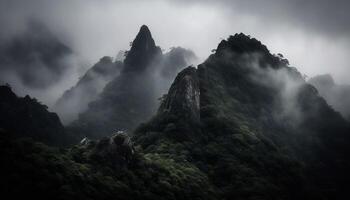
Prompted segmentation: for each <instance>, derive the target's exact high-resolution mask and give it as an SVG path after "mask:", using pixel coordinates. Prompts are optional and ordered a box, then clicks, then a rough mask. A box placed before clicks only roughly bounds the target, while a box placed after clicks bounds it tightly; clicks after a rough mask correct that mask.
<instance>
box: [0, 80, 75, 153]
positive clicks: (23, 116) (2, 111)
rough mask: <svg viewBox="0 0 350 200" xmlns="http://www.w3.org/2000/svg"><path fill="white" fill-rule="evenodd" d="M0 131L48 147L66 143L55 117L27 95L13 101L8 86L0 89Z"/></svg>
mask: <svg viewBox="0 0 350 200" xmlns="http://www.w3.org/2000/svg"><path fill="white" fill-rule="evenodd" d="M0 129H1V130H2V131H5V132H6V133H9V134H10V135H11V136H13V137H29V138H33V139H35V140H37V141H41V142H44V143H47V144H50V145H59V146H61V145H66V144H68V143H69V142H70V139H69V137H68V135H67V134H66V133H65V131H64V127H63V125H62V124H61V121H60V119H59V118H58V116H57V114H56V113H52V112H49V111H48V110H47V106H45V105H42V104H41V103H40V102H38V101H37V100H36V99H35V98H34V99H33V98H31V97H29V96H28V95H27V96H25V97H17V96H16V94H15V93H13V91H12V89H11V88H10V87H9V86H0Z"/></svg>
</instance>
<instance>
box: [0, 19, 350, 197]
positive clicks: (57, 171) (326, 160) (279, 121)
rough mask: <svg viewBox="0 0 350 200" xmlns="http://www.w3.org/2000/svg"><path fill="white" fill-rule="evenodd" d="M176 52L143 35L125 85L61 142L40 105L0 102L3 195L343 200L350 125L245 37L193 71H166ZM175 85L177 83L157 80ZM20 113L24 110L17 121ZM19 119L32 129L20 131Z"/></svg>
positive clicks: (126, 67) (115, 86)
mask: <svg viewBox="0 0 350 200" xmlns="http://www.w3.org/2000/svg"><path fill="white" fill-rule="evenodd" d="M178 52H179V50H178V49H176V48H175V49H173V50H171V51H169V52H168V53H166V54H163V53H162V51H161V50H160V48H159V47H157V46H156V45H155V42H154V40H153V38H152V36H151V33H150V31H149V29H148V28H147V26H142V27H141V29H140V31H139V33H138V35H137V36H136V38H135V40H134V41H133V43H132V46H131V49H130V51H128V52H127V53H126V57H125V60H124V62H123V67H122V68H121V70H120V74H119V75H117V76H115V77H114V78H112V80H111V81H110V82H108V83H107V84H106V86H105V87H104V89H103V90H102V91H101V92H100V94H98V95H97V97H96V99H95V100H93V101H92V102H91V103H89V104H88V107H87V108H86V111H84V112H83V113H81V114H80V115H79V118H78V119H77V120H76V121H74V122H73V123H72V124H70V125H68V126H66V127H65V128H64V130H63V132H62V133H61V134H60V133H55V132H52V133H51V130H49V129H44V128H43V129H41V127H51V128H53V130H56V129H57V128H56V127H54V126H51V125H50V124H48V123H47V121H48V120H49V119H52V120H53V121H55V122H56V125H57V127H61V125H60V122H59V119H58V117H57V115H55V114H53V113H50V112H48V111H47V108H45V106H43V105H41V104H40V106H37V107H38V109H39V108H40V109H39V110H41V112H37V111H36V109H34V108H33V109H31V106H34V105H38V102H35V101H34V100H28V101H23V100H22V98H20V97H17V96H16V95H15V94H13V93H12V92H11V91H10V89H9V87H8V86H2V87H1V88H0V89H1V90H3V92H1V97H3V96H4V94H6V95H7V96H8V97H6V98H1V101H0V103H1V104H0V109H1V111H2V112H1V113H2V114H1V115H2V116H1V117H2V118H1V119H2V120H0V131H1V139H0V144H1V151H0V159H1V163H2V165H1V168H0V173H1V174H0V175H1V177H2V179H1V181H0V188H1V190H3V194H4V195H8V196H9V197H12V198H13V199H17V198H20V197H22V198H23V197H27V198H29V197H35V198H37V199H150V200H151V199H213V200H214V199H266V200H271V199H272V200H273V199H276V200H277V199H278V200H280V199H285V200H292V199H293V200H294V199H295V200H296V199H298V200H299V199H348V198H349V194H348V190H349V186H348V185H349V184H347V182H348V180H349V178H350V171H349V169H350V161H349V159H348V155H349V153H350V146H349V143H350V135H349V134H350V124H349V122H348V121H347V120H345V119H344V117H343V116H342V115H341V114H340V113H339V112H337V111H335V110H334V109H333V108H332V107H331V106H330V105H329V104H328V103H327V101H326V100H325V99H324V98H323V97H322V96H321V95H320V93H319V92H318V89H316V88H315V87H314V86H313V85H311V84H309V83H308V82H307V81H305V80H304V78H303V76H302V75H301V73H299V72H298V70H297V69H296V68H295V67H292V66H290V65H289V62H288V60H287V59H286V58H284V57H283V56H282V55H281V54H278V55H274V54H272V53H270V51H269V50H268V48H267V47H266V46H265V45H264V44H262V43H261V42H260V41H258V40H257V39H255V38H252V37H250V36H247V35H245V34H243V33H239V34H235V35H232V36H229V37H228V38H227V39H225V40H222V41H221V42H220V43H219V44H218V46H217V48H216V50H215V52H213V54H211V55H210V56H209V57H208V58H207V59H206V60H205V61H204V62H203V63H201V64H199V65H198V66H196V67H195V66H188V67H186V68H184V69H182V68H183V67H185V66H186V65H188V63H187V62H182V63H181V64H176V65H171V64H169V63H174V62H170V61H169V60H170V59H171V58H172V57H176V56H175V54H176V53H178ZM180 52H183V51H180ZM180 58H184V56H181V54H180ZM174 60H179V59H174ZM183 60H185V59H183ZM100 62H101V61H100ZM108 62H109V63H113V62H112V61H111V60H109V61H108ZM182 64H184V65H182ZM180 69H182V70H181V71H180V72H179V73H177V72H178V70H180ZM175 73H177V75H175ZM172 74H174V76H176V77H175V78H174V80H171V81H169V80H170V79H171V78H164V77H166V76H168V77H172ZM170 82H171V83H170ZM168 84H169V85H168ZM159 87H160V88H161V89H159ZM1 90H0V91H1ZM164 91H167V92H164ZM97 93H98V92H97ZM97 93H95V94H97ZM164 93H166V94H164ZM163 94H164V95H163ZM25 98H27V99H31V98H30V97H25ZM158 98H160V99H159V103H157V99H158ZM17 101H18V103H17V104H16V105H12V102H17ZM22 105H29V106H27V107H29V108H27V109H18V108H19V106H22ZM3 113H5V114H3ZM13 113H15V114H13ZM22 116H29V118H30V119H32V118H34V119H36V120H37V121H38V123H37V124H32V123H30V125H31V126H24V125H26V120H25V119H24V120H18V119H21V117H22ZM4 119H5V120H4ZM14 122H16V126H17V127H25V128H24V130H26V131H25V132H28V133H30V134H24V132H23V131H22V130H21V129H17V127H16V126H15V125H11V124H14ZM34 125H35V126H34ZM37 127H39V128H37ZM62 127H63V126H62ZM36 130H41V131H43V132H45V133H46V132H47V133H49V132H50V134H52V135H53V136H55V137H60V138H65V139H66V140H71V143H75V141H76V138H79V139H82V140H81V141H80V142H79V143H75V144H74V145H68V146H66V147H61V148H57V147H53V145H52V144H50V143H48V142H46V140H45V139H38V138H45V137H47V136H45V135H43V134H40V135H36V132H37V131H36ZM14 135H16V137H14ZM41 142H44V143H46V144H43V143H41Z"/></svg>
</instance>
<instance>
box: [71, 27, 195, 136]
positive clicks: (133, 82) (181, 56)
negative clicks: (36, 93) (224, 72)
mask: <svg viewBox="0 0 350 200" xmlns="http://www.w3.org/2000/svg"><path fill="white" fill-rule="evenodd" d="M194 59H195V54H194V53H193V52H192V51H190V50H186V49H183V48H181V47H177V48H172V49H171V50H170V51H169V52H167V53H165V54H163V53H162V51H161V49H160V48H159V47H158V46H156V44H155V42H154V40H153V38H152V35H151V32H150V31H149V29H148V27H147V26H145V25H143V26H142V27H141V28H140V31H139V33H138V34H137V36H136V38H135V40H134V41H133V42H132V46H131V49H130V50H129V51H127V52H126V57H125V59H124V67H123V70H122V71H121V73H120V75H119V76H117V77H116V78H114V79H113V80H112V81H111V82H110V83H108V84H107V85H106V87H105V88H104V89H103V92H102V93H101V94H100V95H99V97H98V98H97V99H96V100H95V101H93V102H91V103H90V104H89V107H88V109H87V110H86V111H85V112H83V113H81V114H80V115H79V119H78V120H76V121H75V122H73V123H72V124H71V126H70V130H72V131H73V132H77V133H83V135H86V136H89V137H92V138H101V137H103V136H106V135H110V134H111V133H112V132H113V131H116V130H128V131H131V130H133V129H134V128H135V127H136V126H137V125H138V124H139V123H141V122H145V121H147V120H148V119H149V118H150V117H151V116H152V115H153V114H154V113H155V112H156V109H157V107H158V98H160V97H161V96H162V95H163V94H164V93H166V91H167V90H168V89H169V86H170V84H171V82H172V81H173V79H174V77H175V76H176V74H177V73H178V71H180V70H181V69H183V68H184V67H186V66H188V65H189V64H190V63H191V62H192V61H193V60H194Z"/></svg>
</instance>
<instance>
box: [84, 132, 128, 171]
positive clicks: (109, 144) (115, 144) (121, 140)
mask: <svg viewBox="0 0 350 200" xmlns="http://www.w3.org/2000/svg"><path fill="white" fill-rule="evenodd" d="M82 145H83V146H85V147H87V148H89V149H92V150H90V151H91V157H92V158H93V159H94V160H95V161H96V160H97V161H101V162H106V163H105V164H108V165H111V166H113V167H114V168H120V167H125V166H127V165H128V163H129V162H130V161H131V159H132V157H133V155H134V146H133V143H132V142H131V138H130V137H129V136H128V134H127V133H125V132H123V131H118V132H117V133H114V134H112V136H111V137H109V138H103V139H101V140H99V141H98V142H97V143H94V142H92V141H84V144H82Z"/></svg>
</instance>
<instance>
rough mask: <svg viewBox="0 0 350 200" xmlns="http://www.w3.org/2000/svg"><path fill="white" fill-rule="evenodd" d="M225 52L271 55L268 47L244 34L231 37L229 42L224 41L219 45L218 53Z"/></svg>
mask: <svg viewBox="0 0 350 200" xmlns="http://www.w3.org/2000/svg"><path fill="white" fill-rule="evenodd" d="M224 50H229V51H233V52H236V53H251V52H261V53H268V54H269V53H270V52H269V50H268V49H267V47H266V46H265V45H263V44H262V43H261V42H260V41H259V40H257V39H255V38H252V37H250V35H245V34H244V33H236V34H235V35H231V36H230V37H229V38H228V39H227V40H222V41H221V42H220V44H219V45H218V48H217V52H218V53H221V52H222V51H224Z"/></svg>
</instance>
